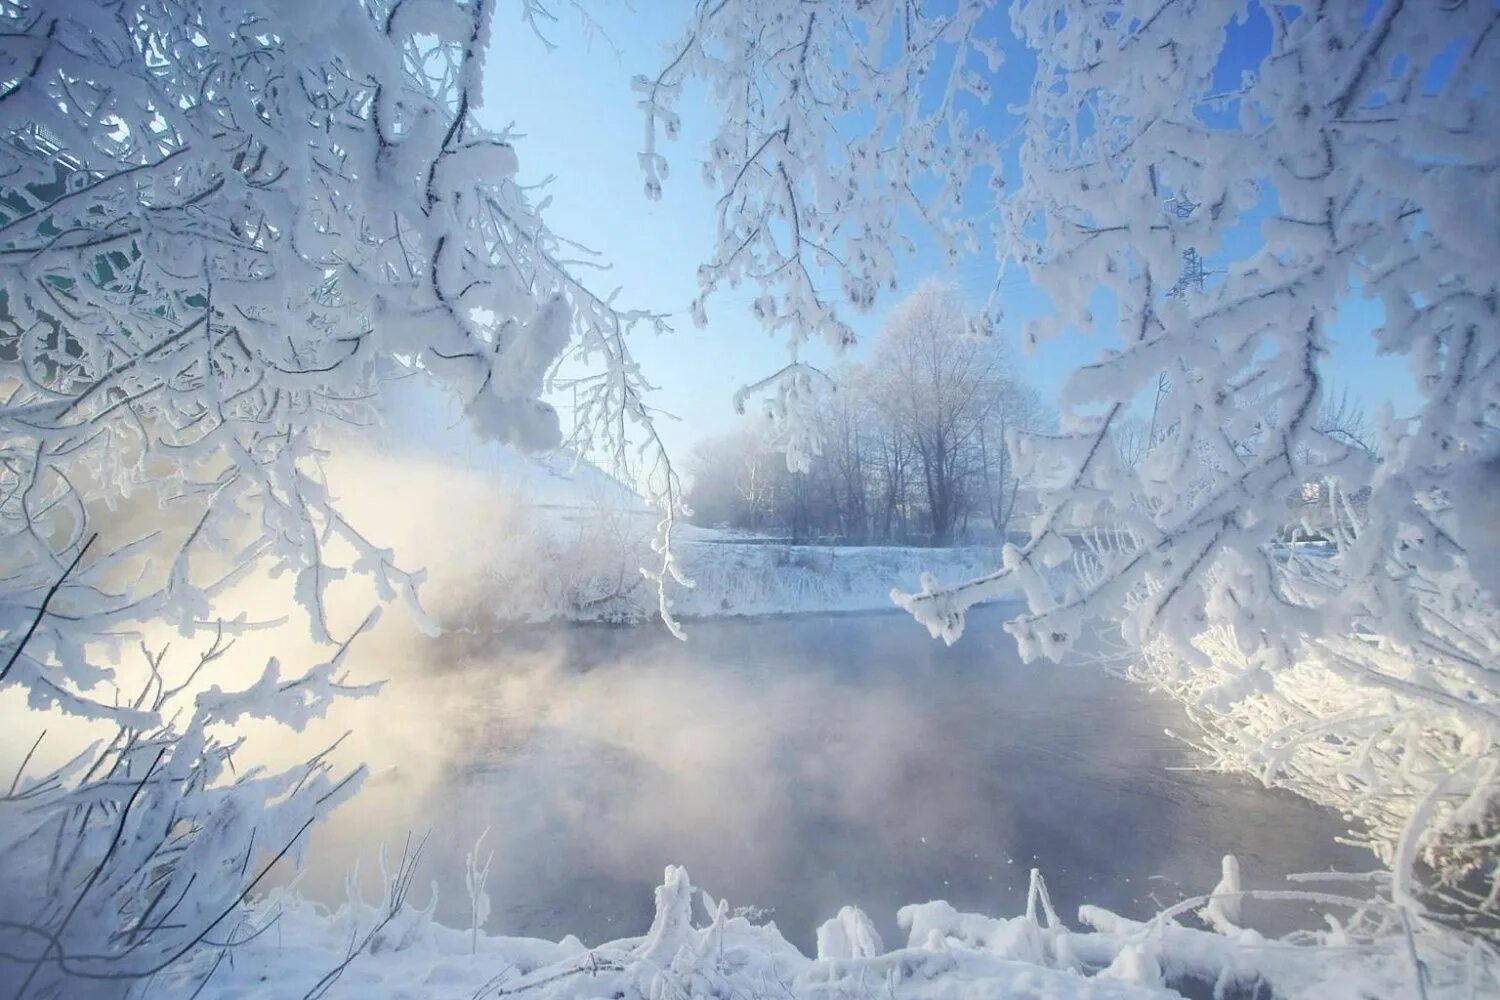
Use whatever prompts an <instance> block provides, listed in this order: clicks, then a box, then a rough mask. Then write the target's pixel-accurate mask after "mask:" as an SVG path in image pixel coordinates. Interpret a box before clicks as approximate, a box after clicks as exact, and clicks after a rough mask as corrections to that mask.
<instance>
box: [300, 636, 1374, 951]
mask: <svg viewBox="0 0 1500 1000" xmlns="http://www.w3.org/2000/svg"><path fill="white" fill-rule="evenodd" d="M1008 613H1009V612H1008V610H1007V609H1005V608H1003V607H1002V608H990V609H986V610H984V611H981V612H978V613H976V614H975V615H974V616H973V621H972V622H971V624H970V626H969V629H968V631H967V632H966V633H965V635H964V637H963V639H962V640H961V641H960V642H959V643H957V644H956V645H954V646H952V647H946V646H944V645H943V644H942V643H939V642H934V641H933V640H932V639H931V638H929V637H928V636H927V634H926V632H925V631H924V630H923V629H922V628H920V627H919V626H918V625H916V624H915V623H914V622H912V621H911V620H910V619H909V618H908V617H906V616H904V615H900V614H891V613H887V614H862V615H845V616H833V617H830V616H826V615H814V616H803V617H791V618H769V619H759V620H718V621H699V622H694V623H690V627H689V638H688V641H687V642H686V643H679V642H677V641H675V640H673V639H672V638H671V637H670V636H669V635H667V634H666V632H665V631H664V630H662V629H661V628H660V627H659V626H642V627H636V628H609V627H603V626H571V627H547V628H531V629H509V630H502V631H499V632H494V633H491V632H488V631H485V630H479V631H471V632H468V633H462V632H458V633H450V634H448V635H446V636H445V637H443V638H441V639H439V640H437V641H435V642H427V643H423V644H418V645H412V646H411V647H410V648H409V649H407V650H406V651H405V652H404V653H401V651H400V650H399V649H394V650H393V651H390V652H389V655H390V657H391V659H392V661H393V665H395V663H394V661H395V660H397V659H400V660H401V662H400V664H399V665H395V666H396V669H394V670H393V671H392V680H391V681H390V682H389V684H388V685H387V686H386V688H385V689H384V690H383V691H382V692H381V693H380V694H379V695H378V696H377V697H375V698H373V699H367V700H366V702H365V703H364V704H365V705H366V706H367V710H369V711H370V719H371V720H373V721H367V722H364V723H361V724H360V725H358V726H357V727H356V730H357V738H358V739H359V740H360V743H361V745H360V746H359V747H358V748H357V750H358V753H359V754H361V755H363V757H364V758H365V759H367V760H369V761H370V762H371V766H372V771H373V773H372V777H371V779H370V781H369V783H368V784H367V787H366V789H365V790H364V791H363V792H362V793H361V794H360V795H359V796H358V797H357V798H356V799H355V800H354V801H352V802H350V803H349V804H347V805H345V806H343V807H342V808H340V809H339V810H338V811H337V812H335V813H334V814H333V816H332V817H331V819H330V820H329V821H328V822H327V823H326V824H325V825H323V826H321V827H320V828H318V829H317V830H316V831H315V833H314V837H313V841H312V843H311V846H310V853H309V860H310V862H311V865H310V867H311V871H310V872H307V873H306V874H304V875H303V877H302V880H301V885H302V887H303V888H304V890H306V891H309V892H311V893H313V894H314V895H316V896H319V897H321V898H323V899H325V900H326V901H328V902H331V903H336V902H338V901H340V900H341V899H342V897H343V894H344V878H345V876H346V874H348V872H349V870H350V868H351V867H352V864H353V861H354V859H355V858H356V857H359V858H361V859H362V861H361V865H362V869H361V876H362V880H363V881H364V882H366V883H368V884H373V882H374V880H375V878H376V876H375V875H374V874H373V872H374V870H375V864H374V860H375V857H374V856H375V848H376V845H377V844H378V843H380V842H381V841H384V842H385V843H387V844H388V845H389V848H390V850H391V851H392V852H397V853H399V851H400V849H401V845H402V843H403V842H404V841H405V839H406V837H407V834H408V832H410V833H411V834H412V835H413V838H414V839H416V838H420V837H421V836H422V835H423V834H427V836H428V840H427V843H426V847H425V852H424V860H423V867H422V871H421V873H420V875H419V877H418V880H417V885H418V886H419V887H422V888H419V889H418V890H416V891H415V892H414V895H413V901H414V902H415V903H417V904H418V905H426V904H427V901H428V893H427V891H426V889H425V886H426V885H427V883H428V882H435V883H436V884H437V891H438V900H437V907H436V913H437V916H438V918H439V919H441V920H443V921H444V922H445V923H449V924H452V925H455V926H465V925H466V924H467V923H468V917H469V900H468V898H467V896H466V894H465V890H464V866H465V858H466V855H467V854H468V853H469V852H470V850H471V849H472V848H473V846H474V843H475V841H476V840H477V838H478V837H479V836H480V834H481V833H483V832H484V831H485V830H486V829H488V831H489V832H488V835H487V836H486V838H485V841H484V843H483V845H482V848H481V850H480V860H481V861H482V860H483V857H484V855H486V854H488V853H489V852H490V851H491V850H493V852H494V862H493V866H492V872H491V875H490V879H489V883H488V891H489V894H490V897H491V899H492V905H493V910H492V914H491V917H490V920H489V923H488V926H489V928H490V929H491V930H493V931H497V932H504V933H509V934H522V935H532V936H539V937H547V938H556V937H560V936H562V935H564V934H568V933H575V934H578V935H579V936H580V937H581V938H583V940H584V941H585V942H587V943H590V944H594V943H598V942H601V941H605V940H609V939H612V938H617V937H622V936H629V935H635V934H639V933H643V932H644V930H645V928H646V926H647V925H648V923H649V921H650V916H651V905H652V896H651V890H652V888H653V886H655V885H657V884H658V882H659V880H660V876H661V872H662V868H663V866H664V865H666V864H682V865H685V866H686V867H687V868H688V871H689V872H690V873H691V875H692V877H693V880H694V883H695V884H696V885H699V886H701V887H703V888H704V889H706V890H707V891H708V892H710V893H711V894H713V896H714V897H715V898H724V899H726V900H727V901H728V902H729V904H730V905H731V906H732V907H738V906H746V907H755V908H759V909H763V910H768V911H769V916H770V918H771V919H773V920H775V922H776V923H777V925H778V926H779V927H780V928H781V929H782V931H783V932H784V933H786V934H787V936H788V937H789V938H790V939H791V940H792V941H794V942H795V943H797V944H798V945H800V946H801V947H803V948H804V949H809V950H810V949H811V947H812V938H813V931H814V929H815V928H816V926H817V925H818V924H819V923H821V922H822V921H823V920H825V919H828V918H830V917H832V916H833V915H834V914H835V913H836V912H837V910H838V908H839V907H840V906H841V905H843V904H846V903H854V904H857V905H859V906H860V907H862V908H864V909H865V910H866V912H868V913H869V914H870V916H871V917H872V918H873V919H874V920H875V922H876V924H877V926H878V927H879V928H880V930H881V932H882V934H884V935H887V936H888V943H894V942H895V941H898V940H899V939H900V936H899V935H898V932H897V929H896V922H895V913H896V909H897V907H898V906H900V905H903V904H906V903H915V902H923V901H926V900H929V899H946V900H948V901H949V902H951V903H952V904H953V905H954V906H956V907H958V908H959V909H960V910H971V911H976V912H993V913H1014V912H1019V911H1020V910H1021V909H1023V908H1024V905H1025V892H1026V884H1027V877H1028V871H1029V869H1030V868H1031V867H1033V866H1035V867H1038V868H1040V869H1041V870H1042V873H1043V875H1044V876H1045V878H1046V880H1047V883H1048V886H1049V888H1050V890H1051V893H1052V898H1053V900H1054V902H1055V903H1056V904H1057V907H1058V911H1059V913H1060V914H1062V915H1063V918H1064V919H1065V920H1067V921H1069V922H1070V923H1071V922H1072V921H1073V920H1074V918H1075V916H1076V911H1077V907H1078V905H1079V904H1080V903H1084V902H1089V903H1095V904H1099V905H1103V906H1106V907H1109V908H1112V909H1116V910H1117V911H1119V912H1122V913H1125V914H1126V915H1132V916H1147V915H1149V914H1151V913H1153V912H1156V911H1157V910H1159V909H1160V908H1162V907H1163V906H1164V905H1168V904H1170V903H1172V902H1174V901H1176V900H1178V899H1180V898H1182V897H1184V896H1187V895H1194V894H1198V893H1202V892H1207V891H1208V890H1209V889H1211V888H1212V887H1213V885H1214V883H1215V882H1216V881H1217V880H1218V877H1219V865H1220V857H1221V855H1222V854H1223V853H1225V852H1231V853H1234V854H1236V855H1237V856H1238V857H1239V859H1240V862H1241V865H1242V866H1243V869H1244V873H1245V878H1246V882H1247V884H1249V885H1261V886H1268V885H1280V884H1281V883H1279V882H1276V881H1275V880H1277V879H1279V878H1280V877H1281V876H1282V875H1284V874H1286V873H1288V872H1297V871H1309V870H1323V869H1328V868H1338V869H1342V870H1350V871H1364V870H1368V869H1370V868H1372V867H1374V864H1375V862H1374V859H1373V857H1371V856H1370V855H1369V854H1368V853H1367V852H1365V851H1363V850H1360V849H1355V848H1352V847H1342V846H1339V845H1337V844H1335V843H1334V838H1335V837H1337V836H1338V835H1339V834H1341V833H1342V832H1344V831H1345V829H1346V828H1347V824H1346V823H1345V822H1343V821H1342V820H1341V819H1340V817H1338V816H1337V815H1335V814H1334V813H1331V812H1329V811H1328V810H1325V809H1321V808H1318V807H1316V806H1313V805H1311V804H1309V803H1307V802H1306V801H1304V800H1301V799H1298V798H1296V797H1294V796H1292V795H1290V794H1286V793H1281V792H1274V791H1268V790H1265V789H1263V788H1260V787H1259V786H1258V785H1256V784H1255V783H1253V782H1252V781H1250V780H1248V779H1246V778H1244V777H1240V776H1233V775H1219V774H1212V773H1207V772H1203V771H1200V770H1195V769H1194V768H1196V767H1197V766H1198V765H1200V764H1201V763H1202V762H1203V759H1202V757H1201V756H1200V755H1199V754H1197V753H1196V752H1195V751H1194V750H1192V749H1191V748H1190V747H1188V746H1187V745H1185V744H1184V743H1182V742H1181V741H1180V740H1178V739H1175V738H1174V737H1172V736H1170V735H1168V733H1167V732H1166V730H1169V729H1170V730H1172V731H1174V732H1179V733H1186V732H1191V728H1190V726H1189V725H1188V724H1187V720H1186V718H1185V717H1184V715H1183V713H1182V710H1181V709H1180V707H1178V706H1177V705H1175V704H1173V703H1170V702H1168V701H1167V700H1165V699H1163V698H1159V697H1157V696H1154V695H1153V694H1152V693H1150V692H1149V691H1147V690H1145V689H1144V688H1142V687H1140V686H1138V685H1133V684H1130V683H1128V682H1126V681H1124V680H1122V679H1119V678H1117V677H1114V676H1111V675H1110V674H1109V673H1108V672H1107V671H1106V670H1105V669H1104V668H1103V667H1102V666H1101V665H1100V664H1098V663H1097V662H1071V663H1067V664H1064V665H1061V666H1054V665H1050V664H1045V663H1042V664H1029V665H1028V664H1022V663H1020V662H1019V660H1018V659H1017V658H1016V655H1015V651H1014V645H1013V643H1012V641H1011V639H1010V637H1009V636H1007V635H1006V634H1005V633H1004V631H1003V629H1002V628H1001V623H1002V622H1003V620H1004V619H1005V617H1006V616H1007V614H1008ZM1253 905H1254V904H1247V907H1248V906H1253ZM1262 912H1264V911H1262Z"/></svg>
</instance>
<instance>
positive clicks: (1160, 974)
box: [152, 867, 1500, 1000]
mask: <svg viewBox="0 0 1500 1000" xmlns="http://www.w3.org/2000/svg"><path fill="white" fill-rule="evenodd" d="M1326 898H1327V899H1328V900H1332V899H1334V897H1326ZM387 902H388V901H382V903H381V904H379V905H375V906H371V905H369V904H367V903H364V902H363V901H362V900H359V899H357V898H356V899H354V900H352V901H351V903H350V904H349V905H347V906H345V907H344V908H342V909H341V910H340V911H339V912H337V913H332V914H330V913H328V912H326V911H324V910H321V909H319V908H317V907H315V906H313V905H312V904H310V903H307V902H306V901H304V900H302V899H301V898H299V897H298V896H296V895H294V894H289V893H277V894H273V895H271V896H269V897H267V898H266V899H265V900H263V901H262V902H261V904H260V905H259V906H258V907H257V909H256V911H255V912H254V914H252V916H251V918H250V920H249V921H247V923H248V924H249V925H250V926H246V927H244V928H242V929H240V930H237V932H236V933H235V934H234V935H232V937H233V938H234V939H235V940H238V941H242V942H243V943H241V944H237V945H235V946H234V947H233V949H232V956H233V959H234V960H233V961H223V960H222V958H223V955H224V954H226V953H229V952H230V951H231V949H225V950H224V951H223V952H220V953H219V954H218V956H217V957H216V956H215V954H213V953H212V952H210V953H207V954H202V955H200V956H199V957H198V958H197V959H196V960H194V961H193V962H190V963H186V964H185V965H183V966H182V967H179V968H177V969H174V970H173V972H172V973H170V975H169V976H164V977H162V978H161V979H159V980H158V981H157V982H156V984H155V985H154V987H153V993H152V995H153V996H161V997H165V998H177V997H189V996H197V997H203V998H220V1000H230V998H242V1000H248V998H279V997H287V996H303V995H304V994H308V995H318V996H326V997H330V998H338V997H347V998H360V1000H365V998H371V997H438V996H444V997H456V998H458V997H476V998H477V997H508V996H518V995H519V996H526V997H535V998H541V1000H545V998H584V997H590V998H592V997H613V998H632V1000H638V998H648V997H649V998H658V997H660V998H666V997H682V998H686V997H709V996H712V997H744V998H759V997H783V998H792V1000H797V998H809V1000H812V998H817V1000H832V998H843V997H849V998H856V997H877V996H878V997H897V996H899V997H902V998H906V1000H939V998H943V1000H970V998H973V1000H979V998H984V1000H993V998H997V997H1006V998H1028V1000H1148V998H1150V1000H1163V998H1171V997H1177V996H1180V995H1182V994H1181V993H1179V992H1178V988H1184V989H1185V988H1189V987H1191V988H1193V989H1195V990H1196V991H1197V992H1198V993H1200V994H1201V995H1207V994H1206V992H1205V991H1204V987H1205V985H1206V986H1207V988H1208V989H1209V990H1213V991H1214V995H1215V996H1220V995H1224V996H1235V995H1246V996H1259V995H1263V994H1262V993H1261V992H1257V991H1258V990H1260V989H1261V988H1262V987H1265V988H1268V989H1269V990H1270V991H1273V992H1274V995H1275V996H1277V997H1285V998H1288V1000H1313V998H1316V1000H1355V998H1370V997H1402V996H1415V995H1418V994H1417V992H1415V990H1416V987H1415V980H1414V979H1413V978H1412V977H1413V976H1414V975H1417V974H1418V973H1417V972H1416V971H1415V970H1416V967H1415V966H1414V965H1413V964H1412V959H1413V957H1414V956H1419V957H1420V960H1421V962H1422V972H1421V973H1420V974H1421V975H1422V976H1423V981H1424V984H1425V995H1426V996H1427V997H1428V998H1429V1000H1447V998H1452V1000H1457V998H1459V997H1477V996H1480V995H1492V994H1489V993H1488V991H1489V990H1490V989H1492V988H1494V987H1495V986H1497V985H1500V982H1497V980H1496V979H1495V971H1494V969H1493V967H1491V966H1489V965H1487V964H1486V963H1487V962H1492V961H1493V957H1492V956H1489V955H1487V954H1481V953H1480V952H1478V951H1466V950H1465V949H1464V947H1463V946H1462V942H1460V941H1459V940H1458V939H1457V938H1454V937H1451V936H1447V937H1429V936H1426V935H1427V934H1428V932H1427V931H1423V932H1421V933H1419V934H1418V935H1417V936H1415V937H1413V938H1411V939H1408V938H1406V937H1403V936H1400V935H1394V934H1385V935H1383V936H1379V937H1374V938H1371V939H1368V940H1355V939H1354V938H1353V937H1352V936H1346V935H1345V932H1344V930H1343V929H1342V928H1341V927H1339V926H1338V925H1337V924H1336V923H1335V924H1334V927H1335V930H1334V931H1333V932H1330V933H1328V934H1323V935H1310V936H1306V937H1305V939H1304V940H1303V941H1302V942H1300V943H1299V942H1293V941H1291V940H1290V939H1286V940H1267V939H1265V938H1262V937H1261V936H1259V935H1258V934H1256V933H1255V932H1254V931H1251V930H1241V929H1238V928H1233V927H1227V928H1225V930H1226V931H1228V933H1213V932H1210V931H1206V930H1196V929H1193V928H1190V927H1187V926H1183V925H1181V924H1179V923H1176V922H1173V921H1167V920H1162V921H1159V922H1156V923H1152V924H1143V923H1136V922H1133V921H1129V920H1125V919H1124V918H1121V917H1118V916H1116V915H1114V914H1112V913H1109V912H1108V911H1105V910H1099V909H1095V908H1090V907H1085V908H1084V909H1083V911H1082V912H1081V914H1080V918H1081V920H1082V921H1083V923H1085V924H1086V925H1087V927H1088V929H1085V930H1071V929H1069V928H1067V927H1065V926H1063V925H1062V923H1061V922H1060V921H1059V920H1058V919H1057V916H1056V914H1054V913H1053V912H1052V908H1051V904H1050V903H1049V902H1048V901H1047V897H1046V887H1045V885H1044V884H1043V882H1042V880H1041V877H1040V876H1039V875H1037V874H1036V873H1035V872H1033V874H1032V885H1031V892H1030V898H1029V901H1028V907H1027V912H1026V914H1024V915H1022V916H1018V917H1012V918H1008V919H1007V918H991V917H985V916H980V915H977V914H969V913H960V912H958V911H956V910H954V909H953V907H951V906H949V905H948V904H947V903H944V902H932V903H924V904H921V905H918V906H908V907H904V908H902V910H901V911H900V914H899V922H900V925H901V927H902V929H903V930H904V931H905V932H906V933H907V941H906V942H905V943H904V944H902V945H901V946H899V947H896V948H894V949H892V950H889V951H885V950H883V948H882V945H881V944H880V940H879V937H878V935H875V934H874V933H873V929H872V927H871V922H870V920H869V918H868V917H866V916H865V915H864V914H863V913H861V912H860V911H859V910H858V909H857V908H855V907H845V908H844V909H843V910H841V911H840V913H839V915H838V916H837V917H836V918H834V919H833V920H830V921H829V922H828V923H827V924H825V925H824V927H823V928H822V930H820V931H819V934H818V941H819V954H818V955H817V956H816V957H808V956H807V955H804V954H803V953H802V952H800V951H799V950H798V949H797V948H796V947H794V946H793V945H791V944H790V943H788V942H787V941H786V940H785V939H784V938H783V937H782V936H781V934H780V933H779V932H778V931H777V929H776V927H775V925H774V924H769V923H768V924H764V925H758V924H755V923H754V922H752V921H751V920H750V919H747V918H746V917H745V916H741V915H736V914H734V913H733V911H731V909H730V908H729V906H728V905H727V904H726V903H724V902H723V901H715V900H714V899H713V898H712V897H710V896H709V895H708V894H707V893H703V892H698V891H696V890H694V888H693V886H692V883H691V882H690V881H689V879H688V875H687V872H686V871H684V870H683V869H681V868H678V867H668V868H667V870H666V874H665V877H664V879H663V883H662V885H661V886H660V887H659V888H658V889H657V890H656V912H655V917H654V919H653V920H652V922H651V926H650V927H649V928H647V929H646V930H645V933H644V934H643V935H642V936H640V937H629V938H622V939H619V940H616V941H610V942H607V943H605V944H601V945H599V946H598V947H595V948H588V947H585V946H584V945H583V944H582V943H581V942H580V941H579V940H578V939H577V938H574V937H571V936H570V937H567V938H564V939H563V940H562V941H559V942H555V943H554V942H548V941H540V940H536V939H532V938H507V937H492V936H488V935H484V934H479V935H473V934H471V932H469V931H461V930H455V929H452V928H447V927H443V926H441V925H438V924H436V923H434V922H433V921H431V919H430V918H429V913H430V909H429V910H425V911H424V910H414V909H411V908H405V909H400V910H399V912H397V913H396V914H395V916H394V918H391V919H389V920H388V921H387V922H384V923H382V921H383V920H384V918H386V917H387V916H388V915H389V909H388V907H387V905H386V904H387ZM1188 905H1191V904H1188ZM700 908H701V909H700ZM700 912H701V914H702V918H701V919H700V918H699V917H698V916H697V914H698V913H700ZM1352 922H1354V921H1352V920H1351V923H1352ZM1331 923H1332V922H1331ZM377 927H378V928H379V929H378V931H376V933H374V934H371V930H372V929H374V928H377ZM1336 938H1337V939H1338V940H1335V939H1336ZM356 941H365V942H367V944H366V946H365V947H364V948H363V949H362V950H361V951H360V952H359V953H357V954H356V955H355V956H354V957H353V960H352V961H350V960H349V959H350V955H351V951H350V949H351V942H356ZM1409 947H1410V948H1415V949H1417V951H1409V950H1408V948H1409ZM340 966H343V968H342V971H340V972H337V973H336V974H334V970H338V969H339V968H340ZM205 977H207V981H206V982H205ZM320 984H321V985H320ZM315 987H316V992H315V993H311V994H310V993H309V991H312V990H314V988H315ZM1216 987H1217V988H1216ZM1220 990H1222V991H1223V992H1220ZM195 991H196V992H195ZM1237 991H1243V992H1237Z"/></svg>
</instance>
